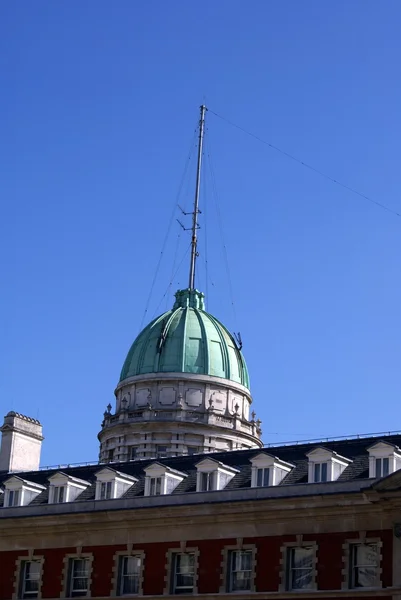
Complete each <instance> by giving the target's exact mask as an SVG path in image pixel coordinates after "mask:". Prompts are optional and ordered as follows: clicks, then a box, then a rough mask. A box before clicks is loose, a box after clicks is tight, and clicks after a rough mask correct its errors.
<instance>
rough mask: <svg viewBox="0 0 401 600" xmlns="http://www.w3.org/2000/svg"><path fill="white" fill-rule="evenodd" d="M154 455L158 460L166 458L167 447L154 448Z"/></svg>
mask: <svg viewBox="0 0 401 600" xmlns="http://www.w3.org/2000/svg"><path fill="white" fill-rule="evenodd" d="M156 454H157V456H158V457H159V458H161V457H163V456H167V446H156Z"/></svg>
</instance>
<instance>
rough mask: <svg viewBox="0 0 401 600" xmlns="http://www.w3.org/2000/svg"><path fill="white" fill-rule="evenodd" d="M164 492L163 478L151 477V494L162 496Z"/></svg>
mask: <svg viewBox="0 0 401 600" xmlns="http://www.w3.org/2000/svg"><path fill="white" fill-rule="evenodd" d="M161 493H162V478H161V477H151V478H150V485H149V495H150V496H160V495H161Z"/></svg>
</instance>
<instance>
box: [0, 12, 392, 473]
mask: <svg viewBox="0 0 401 600" xmlns="http://www.w3.org/2000/svg"><path fill="white" fill-rule="evenodd" d="M0 13H1V14H0V23H1V25H0V29H1V35H0V46H1V48H0V50H1V51H0V89H1V94H0V115H1V116H0V119H1V132H2V133H1V141H0V171H1V184H0V185H1V197H2V202H1V206H2V209H1V210H2V215H1V221H0V245H1V248H0V251H1V256H2V283H3V286H2V288H3V293H2V302H1V306H2V311H1V314H2V317H1V322H2V326H1V329H2V333H1V337H0V353H1V362H0V365H1V367H0V369H1V371H0V398H1V400H0V406H1V410H2V414H5V413H6V412H7V411H8V410H11V409H13V410H17V411H19V412H22V413H25V414H28V415H30V416H33V417H37V418H39V419H40V420H41V421H42V422H43V425H44V433H45V437H46V440H45V442H44V447H43V454H42V463H43V464H47V465H49V464H58V463H64V462H70V463H74V462H79V461H89V460H96V459H97V453H98V443H97V439H96V435H97V433H98V430H99V427H100V422H101V419H102V413H103V411H104V408H105V406H106V405H107V404H108V402H111V403H113V398H114V396H113V390H114V387H115V385H116V384H117V381H118V377H119V371H120V369H121V366H122V363H123V361H124V358H125V354H126V352H127V350H128V348H129V346H130V344H131V343H132V341H133V339H134V338H135V336H136V334H137V333H138V330H139V327H140V324H141V320H142V317H143V314H144V310H145V306H146V302H147V298H148V294H149V289H150V286H151V283H152V278H153V276H154V273H155V268H156V263H157V261H158V258H159V256H160V252H161V248H162V243H163V239H164V237H165V235H166V232H167V231H168V224H169V222H170V218H171V215H172V210H173V207H174V204H175V202H176V200H177V193H178V190H179V187H180V182H181V179H182V176H183V172H184V166H185V164H186V160H187V156H188V150H189V148H190V145H191V140H192V139H193V132H194V128H195V126H196V122H197V119H198V107H199V105H200V104H201V102H203V101H205V103H206V104H207V106H208V107H209V108H210V109H211V110H213V111H214V112H216V113H218V114H220V115H222V116H224V117H225V118H226V119H229V120H231V121H233V122H235V123H236V124H238V125H240V126H241V127H243V128H245V129H246V130H248V131H251V132H253V133H255V134H256V135H258V136H260V137H261V138H263V139H265V140H267V141H269V142H271V143H272V144H274V145H276V146H278V147H280V148H282V149H283V150H285V151H287V152H289V153H291V154H293V155H295V156H297V157H299V158H300V159H301V160H303V161H304V162H307V163H309V164H311V165H313V166H314V167H315V168H317V169H319V170H321V171H324V172H325V173H328V174H329V175H331V176H332V177H334V178H336V179H338V180H340V181H341V182H343V183H345V184H346V185H349V186H351V187H354V188H356V189H357V190H359V191H360V192H362V193H364V194H366V195H368V196H370V197H372V198H374V199H376V200H378V201H379V202H382V203H384V204H386V205H388V206H389V207H390V208H392V209H393V210H395V211H398V212H401V199H400V191H401V182H400V176H399V174H400V169H399V164H400V146H399V139H400V133H401V116H400V110H399V107H400V106H401V84H400V77H399V64H400V52H401V38H400V36H399V29H400V23H401V4H400V3H399V2H398V0H387V2H380V3H379V2H376V1H370V0H353V1H352V2H349V1H348V0H338V1H337V2H330V3H329V2H321V1H320V0H319V1H318V0H316V1H313V0H308V1H306V2H298V1H297V0H287V1H285V2H279V1H266V0H254V1H253V2H251V3H244V2H239V1H235V0H220V1H219V2H215V1H213V0H205V1H204V2H203V3H202V5H199V4H197V3H194V2H184V1H183V0H176V1H175V2H162V1H160V0H158V1H150V2H140V1H135V2H133V1H128V0H119V2H106V1H104V0H96V2H95V0H86V1H82V2H52V1H50V0H48V1H45V0H36V2H16V3H13V2H5V3H2V5H1V7H0ZM191 147H192V149H193V145H192V146H191ZM207 156H208V157H209V156H210V158H211V162H212V165H213V170H214V173H215V182H216V189H217V194H214V193H213V186H212V178H211V172H210V170H209V174H208V169H206V170H205V180H204V186H203V189H202V206H203V209H204V212H203V213H202V221H201V225H202V230H201V231H200V235H201V241H200V250H201V259H200V267H199V280H198V282H199V285H200V287H202V288H203V289H204V290H205V291H206V290H207V291H208V292H209V294H208V309H209V310H210V311H211V312H212V313H213V314H215V315H216V316H217V317H218V318H219V319H220V320H222V321H223V322H224V323H225V324H226V325H227V327H228V328H229V329H231V330H240V331H241V334H242V338H243V342H244V354H245V356H246V359H247V362H248V366H249V370H250V373H251V383H252V392H253V397H254V408H255V410H256V412H257V414H258V416H259V417H260V418H261V419H262V420H263V431H264V435H263V437H264V440H265V441H266V442H279V441H283V440H293V439H306V438H317V437H321V436H337V435H346V434H356V433H367V432H376V431H377V432H379V431H390V430H397V429H400V420H399V398H400V395H401V383H400V357H401V342H400V333H401V331H400V329H401V327H400V326H401V319H400V305H401V285H400V250H401V218H399V217H397V216H395V215H393V214H391V213H389V212H386V211H384V210H382V209H380V208H378V207H376V206H374V205H373V204H371V203H369V202H367V201H365V200H363V199H361V198H360V197H358V196H356V195H353V194H351V193H349V192H347V191H346V190H344V189H342V188H340V187H338V186H335V185H334V184H332V183H330V182H328V181H327V180H325V179H323V178H322V177H320V176H318V175H317V174H315V173H313V172H311V171H310V170H307V169H305V168H304V167H302V166H301V165H299V164H297V163H295V162H293V161H291V160H289V159H288V158H286V157H285V156H283V155H280V154H279V153H276V152H274V151H273V150H271V149H270V148H268V147H267V146H265V145H263V144H261V143H259V142H257V141H256V140H255V139H253V138H251V137H249V136H246V135H245V134H243V133H242V132H241V131H239V130H237V129H234V128H233V127H231V126H230V125H229V124H227V123H226V122H225V121H223V120H221V119H219V118H218V117H216V116H215V115H213V114H212V113H211V112H209V113H208V115H207ZM193 159H194V156H193V153H192V158H191V160H190V161H189V165H190V167H189V170H188V173H187V177H186V178H185V180H184V185H183V187H182V193H181V195H180V197H179V201H180V203H181V204H182V205H184V206H188V203H189V202H190V201H191V199H192V193H193V165H194V160H193ZM206 166H208V161H207V165H206ZM216 198H217V202H218V206H219V210H220V213H221V215H222V217H223V221H224V222H223V229H224V239H225V245H226V248H227V253H228V257H229V267H230V273H231V282H232V288H233V299H234V306H235V311H234V310H233V306H232V298H231V294H230V292H229V281H228V277H227V273H226V269H225V265H224V251H223V245H222V242H221V234H220V228H219V222H218V219H217V211H216V209H215V199H216ZM175 217H178V218H181V217H180V216H179V214H178V213H175V214H174V218H175ZM169 231H170V234H169V237H168V242H167V244H166V247H165V252H164V254H163V259H162V262H161V266H160V270H159V274H158V277H157V281H156V284H155V287H154V292H153V294H152V298H151V301H150V305H149V309H148V312H147V314H146V318H147V319H148V320H149V319H150V318H151V316H152V315H153V313H154V312H155V310H156V309H157V308H158V307H159V306H160V308H159V310H160V311H162V310H164V309H165V308H166V307H167V308H169V306H170V305H171V303H172V301H173V292H174V291H175V289H176V288H178V287H183V286H185V285H186V283H187V261H185V262H184V263H183V266H182V268H181V269H179V271H178V273H177V275H176V277H174V281H173V283H172V286H171V288H169V292H168V293H167V295H166V296H165V297H163V295H164V294H165V292H166V289H167V288H168V286H169V282H170V279H171V273H172V270H173V265H174V264H178V263H179V262H180V261H181V260H182V257H183V255H184V254H185V248H186V244H188V243H189V240H188V238H187V237H186V235H187V234H185V235H184V234H183V232H180V228H179V226H178V224H176V222H175V221H174V220H173V223H172V225H171V228H170V230H169ZM179 234H180V237H179V244H177V240H178V236H179ZM206 239H207V244H206ZM206 245H207V258H205V254H206ZM177 248H178V250H177V252H176V249H177ZM175 257H176V258H177V260H175ZM206 260H207V264H208V273H206V268H205V263H206ZM177 261H178V262H177ZM206 281H208V282H209V283H208V285H206Z"/></svg>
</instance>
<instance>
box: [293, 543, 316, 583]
mask: <svg viewBox="0 0 401 600" xmlns="http://www.w3.org/2000/svg"><path fill="white" fill-rule="evenodd" d="M306 549H307V550H310V553H311V559H312V561H311V565H310V567H307V568H304V567H294V566H293V561H294V555H295V552H296V551H297V550H306ZM315 556H316V549H315V547H314V545H313V544H311V545H309V546H308V544H307V543H305V544H303V545H302V546H290V547H288V548H287V572H286V589H287V591H289V592H292V591H298V590H314V589H316V583H315V576H314V573H315V564H314V563H315ZM301 570H303V571H308V573H309V574H310V575H311V584H310V585H309V586H308V587H293V583H292V575H293V572H294V571H301Z"/></svg>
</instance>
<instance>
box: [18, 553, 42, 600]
mask: <svg viewBox="0 0 401 600" xmlns="http://www.w3.org/2000/svg"><path fill="white" fill-rule="evenodd" d="M21 571H22V576H21V598H37V597H38V595H39V584H40V576H41V573H42V564H41V562H40V561H38V560H26V561H24V562H23V563H22V565H21Z"/></svg>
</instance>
